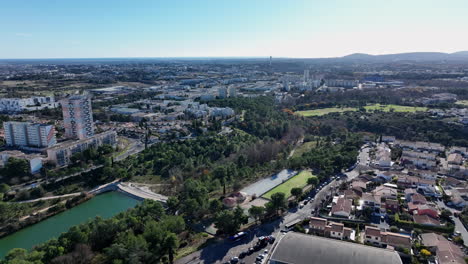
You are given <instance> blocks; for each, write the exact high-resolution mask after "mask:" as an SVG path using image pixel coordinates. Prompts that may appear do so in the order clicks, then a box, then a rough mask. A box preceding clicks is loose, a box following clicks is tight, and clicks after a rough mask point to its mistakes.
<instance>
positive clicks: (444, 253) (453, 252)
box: [421, 233, 465, 264]
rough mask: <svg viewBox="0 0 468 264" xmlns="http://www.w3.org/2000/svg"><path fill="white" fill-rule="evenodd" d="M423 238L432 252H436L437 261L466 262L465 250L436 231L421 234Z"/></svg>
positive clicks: (442, 262)
mask: <svg viewBox="0 0 468 264" xmlns="http://www.w3.org/2000/svg"><path fill="white" fill-rule="evenodd" d="M421 240H422V243H423V245H424V246H426V247H427V248H428V249H429V250H430V251H431V252H432V253H435V254H436V260H437V263H441V264H449V263H450V264H465V259H464V257H465V255H464V254H463V251H462V250H461V249H460V248H458V247H457V246H456V245H455V244H453V243H452V242H450V241H448V240H447V239H446V238H445V237H443V236H441V235H438V234H435V233H425V234H421Z"/></svg>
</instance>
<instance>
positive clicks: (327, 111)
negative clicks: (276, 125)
mask: <svg viewBox="0 0 468 264" xmlns="http://www.w3.org/2000/svg"><path fill="white" fill-rule="evenodd" d="M364 108H365V109H366V111H376V110H379V111H383V112H390V111H394V112H417V111H427V108H426V107H415V106H404V105H394V104H389V105H380V104H371V105H366V106H364ZM357 110H358V108H356V107H343V108H339V107H330V108H322V109H314V110H305V111H297V112H296V113H297V114H299V115H302V116H306V117H307V116H323V115H326V114H330V113H342V112H347V111H357Z"/></svg>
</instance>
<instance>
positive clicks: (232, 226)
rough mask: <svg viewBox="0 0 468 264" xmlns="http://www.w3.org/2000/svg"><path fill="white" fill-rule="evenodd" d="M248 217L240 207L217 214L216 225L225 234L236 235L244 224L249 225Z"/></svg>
mask: <svg viewBox="0 0 468 264" xmlns="http://www.w3.org/2000/svg"><path fill="white" fill-rule="evenodd" d="M247 220H248V218H247V216H246V215H245V214H244V210H242V208H240V207H236V209H234V210H223V211H221V212H219V213H218V214H216V217H215V219H214V224H215V226H216V228H217V229H218V230H219V231H220V232H221V233H224V234H234V233H236V232H237V231H238V230H239V229H240V227H241V226H242V224H246V223H247Z"/></svg>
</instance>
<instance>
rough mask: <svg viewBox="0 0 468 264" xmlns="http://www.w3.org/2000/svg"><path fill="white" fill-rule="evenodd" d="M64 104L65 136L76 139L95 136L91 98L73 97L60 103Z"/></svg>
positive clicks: (84, 96)
mask: <svg viewBox="0 0 468 264" xmlns="http://www.w3.org/2000/svg"><path fill="white" fill-rule="evenodd" d="M60 103H61V104H62V113H63V125H64V127H65V136H66V137H68V138H74V139H85V138H90V137H92V136H93V135H94V122H93V111H92V109H91V98H90V97H89V96H87V95H73V96H70V97H68V98H66V99H63V100H61V101H60Z"/></svg>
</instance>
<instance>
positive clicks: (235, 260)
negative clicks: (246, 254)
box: [231, 257, 239, 264]
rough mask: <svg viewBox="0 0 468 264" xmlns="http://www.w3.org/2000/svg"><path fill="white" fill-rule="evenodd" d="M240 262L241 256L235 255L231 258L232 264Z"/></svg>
mask: <svg viewBox="0 0 468 264" xmlns="http://www.w3.org/2000/svg"><path fill="white" fill-rule="evenodd" d="M238 262H239V258H238V257H233V258H231V264H236V263H238Z"/></svg>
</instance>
